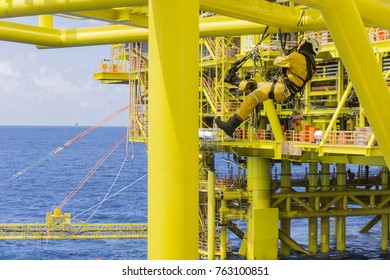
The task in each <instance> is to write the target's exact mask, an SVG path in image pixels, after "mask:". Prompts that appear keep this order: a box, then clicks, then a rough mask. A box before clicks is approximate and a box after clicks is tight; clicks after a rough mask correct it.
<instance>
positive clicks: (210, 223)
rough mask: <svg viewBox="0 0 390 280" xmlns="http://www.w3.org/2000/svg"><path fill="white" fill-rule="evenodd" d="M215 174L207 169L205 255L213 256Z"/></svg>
mask: <svg viewBox="0 0 390 280" xmlns="http://www.w3.org/2000/svg"><path fill="white" fill-rule="evenodd" d="M214 178H215V176H214V170H211V169H209V171H208V178H207V182H208V184H207V185H208V186H207V212H208V213H207V256H208V259H209V260H214V258H215V179H214Z"/></svg>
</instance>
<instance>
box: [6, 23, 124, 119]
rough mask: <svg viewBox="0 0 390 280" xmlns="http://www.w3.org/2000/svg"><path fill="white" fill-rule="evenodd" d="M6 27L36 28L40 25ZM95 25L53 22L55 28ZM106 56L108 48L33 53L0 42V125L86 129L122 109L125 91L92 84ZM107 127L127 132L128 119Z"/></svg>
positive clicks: (32, 49)
mask: <svg viewBox="0 0 390 280" xmlns="http://www.w3.org/2000/svg"><path fill="white" fill-rule="evenodd" d="M10 21H14V22H18V23H28V24H34V25H36V24H37V22H38V19H37V18H36V17H28V18H19V19H12V20H10ZM96 24H97V22H96V21H75V20H66V19H60V18H58V17H55V19H54V28H74V27H84V26H86V27H87V26H95V25H96ZM110 51H111V46H110V45H103V46H91V47H75V48H61V49H37V48H36V47H35V46H34V45H28V44H21V43H13V42H6V41H0V125H50V126H52V125H54V126H57V125H58V126H67V125H71V126H73V125H75V124H76V123H77V124H78V125H80V126H90V125H93V124H96V123H98V122H99V121H101V120H103V119H104V118H106V117H107V116H109V115H111V114H112V113H113V112H114V111H116V110H117V109H119V108H121V107H123V106H125V105H126V104H127V102H128V86H127V85H105V84H101V83H100V81H96V80H94V79H93V74H94V70H95V67H96V66H97V65H99V64H100V62H101V60H102V59H104V58H110ZM107 125H113V126H126V125H127V116H126V113H122V114H121V115H120V116H118V117H116V118H115V119H113V120H111V121H110V122H108V123H107Z"/></svg>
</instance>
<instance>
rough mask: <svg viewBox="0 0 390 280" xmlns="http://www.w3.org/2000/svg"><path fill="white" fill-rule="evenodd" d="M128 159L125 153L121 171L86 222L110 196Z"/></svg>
mask: <svg viewBox="0 0 390 280" xmlns="http://www.w3.org/2000/svg"><path fill="white" fill-rule="evenodd" d="M126 161H127V154H126V155H125V158H124V159H123V162H122V165H121V167H120V168H119V171H118V173H117V174H116V176H115V178H114V181H113V182H112V184H111V186H110V188H109V189H108V191H107V192H106V195H105V196H104V198H103V199H102V201H101V202H100V203H99V205H98V206H97V207H96V209H95V210H94V211H93V213H92V214H91V215H90V216H89V217H88V219H86V220H85V221H84V222H85V223H87V222H88V221H89V220H90V219H91V218H92V217H93V216H94V215H95V214H96V212H97V211H98V210H99V208H100V206H102V205H103V203H104V201H105V200H106V198H107V197H108V195H109V194H110V192H111V190H112V188H113V187H114V185H115V183H116V181H117V180H118V178H119V175H120V174H121V172H122V170H123V167H124V166H125V163H126Z"/></svg>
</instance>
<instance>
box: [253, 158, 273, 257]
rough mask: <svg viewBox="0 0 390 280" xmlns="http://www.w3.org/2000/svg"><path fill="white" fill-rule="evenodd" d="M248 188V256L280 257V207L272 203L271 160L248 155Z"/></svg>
mask: <svg viewBox="0 0 390 280" xmlns="http://www.w3.org/2000/svg"><path fill="white" fill-rule="evenodd" d="M247 166H248V176H247V177H248V190H249V191H251V192H252V200H251V207H250V209H249V210H248V225H247V228H248V229H247V242H248V247H247V248H248V252H247V259H249V260H256V259H257V260H259V259H268V260H272V259H277V255H278V235H279V229H278V214H279V213H278V209H276V208H269V207H270V205H271V176H270V160H269V159H266V158H260V157H248V160H247Z"/></svg>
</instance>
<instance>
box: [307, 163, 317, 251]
mask: <svg viewBox="0 0 390 280" xmlns="http://www.w3.org/2000/svg"><path fill="white" fill-rule="evenodd" d="M308 177H309V192H311V191H317V186H318V163H317V162H310V163H309V176H308ZM309 204H310V206H311V207H312V208H314V209H315V208H316V205H315V199H314V198H311V199H309ZM317 239H318V229H317V218H309V252H311V253H317V250H318V240H317Z"/></svg>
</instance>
